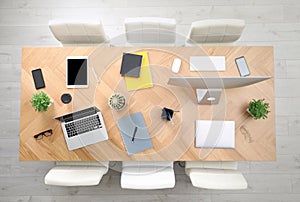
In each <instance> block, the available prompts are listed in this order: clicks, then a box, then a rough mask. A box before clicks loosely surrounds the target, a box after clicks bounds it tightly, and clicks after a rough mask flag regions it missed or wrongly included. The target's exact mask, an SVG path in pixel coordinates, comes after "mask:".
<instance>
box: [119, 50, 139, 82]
mask: <svg viewBox="0 0 300 202" xmlns="http://www.w3.org/2000/svg"><path fill="white" fill-rule="evenodd" d="M142 59H143V56H141V55H135V54H131V53H123V58H122V64H121V70H120V74H121V75H122V76H132V77H140V70H141V65H142Z"/></svg>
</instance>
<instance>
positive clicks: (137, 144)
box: [117, 112, 153, 155]
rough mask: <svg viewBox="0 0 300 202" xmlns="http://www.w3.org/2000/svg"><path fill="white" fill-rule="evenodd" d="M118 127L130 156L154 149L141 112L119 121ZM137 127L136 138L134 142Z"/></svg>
mask: <svg viewBox="0 0 300 202" xmlns="http://www.w3.org/2000/svg"><path fill="white" fill-rule="evenodd" d="M117 125H118V128H119V130H120V133H121V136H122V139H123V143H124V145H125V148H126V151H127V153H128V155H133V154H136V153H138V152H141V151H144V150H146V149H150V148H153V145H152V140H151V138H150V135H149V133H148V128H147V126H146V124H145V121H144V117H143V115H142V113H141V112H137V113H134V114H130V115H127V116H124V117H122V118H120V119H118V120H117ZM136 127H137V129H136V133H135V138H134V141H133V142H132V137H133V134H134V132H135V128H136Z"/></svg>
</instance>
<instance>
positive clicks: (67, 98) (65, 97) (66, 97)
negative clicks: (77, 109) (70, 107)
mask: <svg viewBox="0 0 300 202" xmlns="http://www.w3.org/2000/svg"><path fill="white" fill-rule="evenodd" d="M60 99H61V101H62V102H63V103H64V104H68V103H70V102H71V101H72V96H71V95H70V94H69V93H64V94H62V95H61V97H60Z"/></svg>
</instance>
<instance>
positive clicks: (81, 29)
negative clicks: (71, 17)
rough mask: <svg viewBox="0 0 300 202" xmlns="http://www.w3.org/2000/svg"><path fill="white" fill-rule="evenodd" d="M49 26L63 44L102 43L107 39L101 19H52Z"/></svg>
mask: <svg viewBox="0 0 300 202" xmlns="http://www.w3.org/2000/svg"><path fill="white" fill-rule="evenodd" d="M49 28H50V30H51V32H52V33H53V35H54V36H55V38H56V39H57V40H58V41H60V42H61V43H62V44H63V45H64V46H65V45H72V44H94V45H95V44H102V43H105V42H107V41H108V37H107V36H106V35H105V32H104V29H103V26H102V23H101V21H82V22H80V21H60V20H52V21H50V22H49Z"/></svg>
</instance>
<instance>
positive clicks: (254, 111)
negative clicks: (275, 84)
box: [247, 99, 270, 120]
mask: <svg viewBox="0 0 300 202" xmlns="http://www.w3.org/2000/svg"><path fill="white" fill-rule="evenodd" d="M264 101H265V99H258V100H254V99H253V100H252V101H250V103H249V106H248V109H247V111H248V112H249V113H250V114H251V115H252V116H253V118H254V119H255V120H257V119H266V118H268V116H267V115H268V113H269V112H270V111H269V110H268V109H269V108H270V105H269V103H266V102H264Z"/></svg>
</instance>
